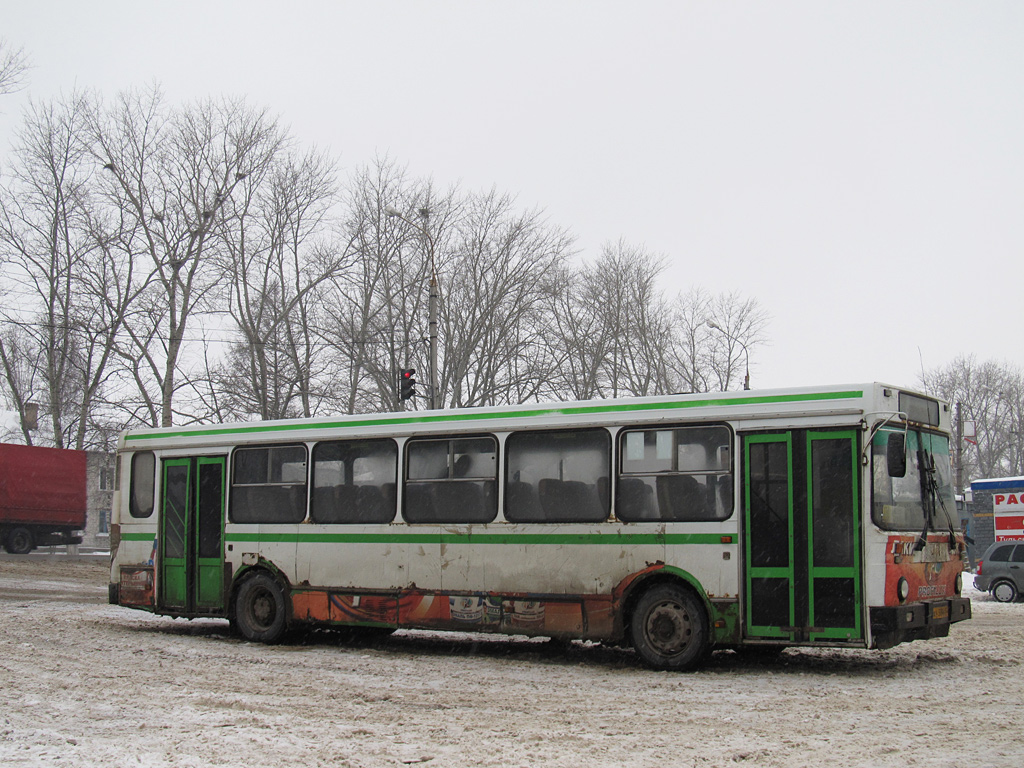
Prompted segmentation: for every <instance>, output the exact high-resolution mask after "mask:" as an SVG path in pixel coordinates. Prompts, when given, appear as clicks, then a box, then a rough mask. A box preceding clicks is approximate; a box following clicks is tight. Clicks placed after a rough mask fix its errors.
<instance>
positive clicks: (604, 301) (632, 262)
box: [553, 240, 674, 398]
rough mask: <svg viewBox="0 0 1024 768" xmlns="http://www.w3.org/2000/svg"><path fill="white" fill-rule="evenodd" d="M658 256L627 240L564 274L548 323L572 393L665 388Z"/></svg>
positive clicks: (666, 311)
mask: <svg viewBox="0 0 1024 768" xmlns="http://www.w3.org/2000/svg"><path fill="white" fill-rule="evenodd" d="M663 271H664V259H662V258H661V257H658V256H655V255H654V254H651V253H649V252H648V251H646V250H645V249H643V248H642V247H637V246H632V245H630V244H628V243H626V242H625V241H622V240H619V241H618V242H616V243H607V244H605V245H604V246H603V248H602V251H601V255H600V257H599V258H598V259H597V260H596V261H595V262H594V263H593V264H584V265H583V266H582V267H580V268H579V269H577V270H576V271H575V272H574V273H572V274H569V275H567V279H566V281H565V285H564V286H563V290H564V295H563V296H561V297H559V298H558V299H557V300H556V306H555V308H554V318H553V322H554V324H555V326H556V328H557V329H558V330H559V332H560V334H561V339H560V340H559V341H558V342H557V343H558V344H559V346H560V348H561V355H560V357H561V363H560V368H561V370H562V372H563V374H564V379H565V382H564V389H565V390H567V392H568V393H571V394H572V396H575V397H583V398H592V397H622V396H627V395H634V396H643V395H653V394H661V393H664V392H667V391H671V389H672V387H673V383H674V382H673V381H672V379H671V376H670V370H669V366H668V359H669V358H668V355H669V354H670V353H671V350H672V348H673V345H674V338H673V327H672V315H671V309H670V307H669V305H668V303H667V302H666V300H665V298H664V292H663V291H662V290H661V289H660V288H659V286H658V279H659V276H660V275H661V273H662V272H663Z"/></svg>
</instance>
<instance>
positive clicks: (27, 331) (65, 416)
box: [0, 94, 123, 449]
mask: <svg viewBox="0 0 1024 768" xmlns="http://www.w3.org/2000/svg"><path fill="white" fill-rule="evenodd" d="M90 109H91V105H90V103H89V100H88V98H86V97H85V96H84V95H82V94H77V95H73V96H71V97H68V98H66V99H62V100H59V101H55V102H52V103H49V104H43V105H33V106H31V107H30V108H29V110H28V112H27V114H26V117H25V121H24V124H23V126H22V128H21V130H20V131H19V133H18V144H17V147H16V149H15V158H16V163H15V164H14V168H13V174H12V179H11V181H10V183H9V184H6V185H4V187H3V189H2V190H0V247H2V248H3V250H4V254H5V256H6V260H7V264H6V269H5V272H6V275H5V276H6V277H7V279H8V281H9V282H11V283H12V284H16V285H17V286H19V289H18V294H19V295H18V299H20V301H15V302H11V303H10V304H8V305H7V308H5V309H4V310H3V311H2V312H0V314H2V315H3V316H4V318H5V320H6V321H7V322H8V323H9V324H20V325H21V327H22V332H21V333H20V334H19V336H20V342H19V343H17V344H15V343H13V341H14V340H13V337H10V336H9V337H8V348H7V349H5V350H3V351H2V354H0V357H2V361H3V364H4V365H5V367H7V368H8V370H7V376H6V378H7V382H8V387H9V388H10V393H11V397H12V399H13V400H14V401H15V402H16V403H18V402H24V401H26V399H27V397H28V395H27V393H24V392H16V391H14V388H15V386H16V385H15V382H16V380H18V377H16V376H14V375H13V372H12V370H11V369H12V368H13V367H16V366H18V365H21V364H24V363H25V361H26V360H28V359H33V360H35V361H36V362H35V364H36V365H38V366H39V370H38V375H37V376H33V377H30V379H29V380H31V381H32V382H34V384H35V385H36V386H38V387H39V388H40V389H39V391H37V392H35V393H34V394H32V398H33V399H35V400H36V401H37V402H39V404H40V405H41V407H42V413H43V415H44V416H45V422H46V427H47V429H46V434H47V439H48V440H50V441H51V442H52V443H53V444H54V445H56V446H57V447H61V448H72V447H73V448H79V449H81V448H84V447H87V446H89V445H92V444H94V443H93V441H94V439H99V440H100V442H101V443H102V442H105V441H106V437H105V436H104V437H97V435H96V434H95V433H94V431H93V430H92V427H93V426H95V425H96V424H97V423H98V422H97V419H98V418H100V416H99V405H100V400H99V398H100V397H101V395H102V393H103V388H104V386H105V384H106V381H107V377H108V376H109V373H110V366H109V363H110V359H111V355H112V354H113V349H114V341H115V339H116V336H117V333H118V332H119V330H120V328H121V322H122V320H123V314H122V313H121V312H120V310H119V308H118V307H117V306H116V304H117V294H118V291H119V288H118V286H117V282H118V281H117V278H118V277H119V276H120V274H119V272H118V270H117V269H116V268H115V266H114V265H113V264H111V263H110V262H109V259H108V255H109V254H108V253H107V251H106V250H105V247H104V242H103V237H102V234H101V228H100V215H99V213H98V208H97V204H96V200H95V198H94V196H93V195H92V194H91V191H90V186H91V182H92V167H93V166H92V163H90V162H89V154H88V148H87V146H86V145H85V144H84V143H83V142H82V140H81V136H82V135H83V133H84V128H85V125H86V122H87V115H88V113H89V110H90ZM111 309H113V311H112V312H111V311H109V310H111ZM25 311H27V312H31V313H32V314H31V316H30V318H31V319H30V320H29V322H26V318H27V317H29V316H27V315H26V314H24V312H25ZM29 349H34V350H35V352H30V351H29Z"/></svg>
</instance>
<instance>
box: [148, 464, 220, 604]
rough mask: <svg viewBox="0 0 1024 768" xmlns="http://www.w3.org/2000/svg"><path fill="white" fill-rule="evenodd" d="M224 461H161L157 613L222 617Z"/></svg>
mask: <svg viewBox="0 0 1024 768" xmlns="http://www.w3.org/2000/svg"><path fill="white" fill-rule="evenodd" d="M226 464H227V457H225V456H201V457H200V456H196V457H186V458H176V459H165V460H164V462H163V484H162V487H163V493H162V498H161V504H160V551H159V587H158V590H157V595H158V597H157V602H158V606H159V608H161V609H163V610H165V611H167V612H168V613H179V612H180V614H181V615H192V614H205V615H211V614H212V615H217V614H223V613H224V610H225V606H224V546H223V542H224V491H225V476H226Z"/></svg>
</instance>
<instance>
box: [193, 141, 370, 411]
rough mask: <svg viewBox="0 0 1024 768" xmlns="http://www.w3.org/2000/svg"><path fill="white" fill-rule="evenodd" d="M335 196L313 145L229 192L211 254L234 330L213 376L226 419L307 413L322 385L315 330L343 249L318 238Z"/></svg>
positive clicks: (324, 161) (327, 164) (325, 393)
mask: <svg viewBox="0 0 1024 768" xmlns="http://www.w3.org/2000/svg"><path fill="white" fill-rule="evenodd" d="M250 178H251V177H250ZM335 196H336V181H335V168H334V164H333V162H331V161H330V160H329V159H328V158H327V156H326V155H324V154H323V153H320V152H317V151H315V150H314V151H311V152H308V153H306V154H305V155H303V156H297V155H292V154H288V155H283V154H282V155H281V156H280V157H279V158H278V159H277V160H276V161H275V162H274V164H273V165H272V166H271V167H270V168H269V169H268V173H267V176H266V178H265V179H263V180H261V181H260V183H258V184H255V183H253V184H247V185H246V187H245V190H244V193H236V194H235V195H234V197H233V198H232V201H231V203H230V206H231V210H232V213H233V215H231V216H230V217H228V225H227V226H226V227H225V230H224V247H223V256H222V258H221V261H222V269H223V270H224V274H225V280H224V285H225V286H226V289H227V296H226V300H227V306H228V312H229V313H230V315H231V317H232V320H233V323H234V325H235V327H236V328H237V329H238V332H239V334H240V335H241V337H242V338H241V341H240V342H238V343H237V344H235V345H233V346H232V348H231V350H230V352H229V354H228V358H227V360H225V361H224V362H223V364H221V365H220V366H219V369H218V373H217V374H216V375H215V377H214V379H213V384H214V385H215V386H217V387H218V388H219V389H220V390H221V392H222V395H223V399H222V405H225V406H228V407H229V410H230V412H231V414H232V415H233V416H234V417H236V418H249V417H251V416H252V415H255V416H258V417H260V418H263V419H271V418H286V417H289V416H307V417H308V416H311V415H313V414H314V413H315V412H316V411H317V410H318V409H319V407H320V405H321V403H323V402H324V401H326V400H327V399H328V398H329V396H330V394H331V393H330V391H329V390H331V389H332V381H331V378H332V377H330V376H328V375H327V370H326V365H327V362H328V360H327V357H326V355H325V354H323V352H324V343H323V341H322V337H321V336H320V335H319V333H318V332H317V330H318V328H319V327H320V326H322V325H323V319H322V315H323V309H322V305H323V304H324V296H325V294H326V289H327V286H328V285H329V281H331V280H332V279H334V278H335V277H337V276H338V275H340V274H342V273H343V272H344V270H345V268H346V266H347V265H348V263H349V261H350V258H351V257H350V254H349V249H348V248H347V247H346V246H343V245H339V244H338V243H335V242H331V241H330V240H329V239H328V236H329V232H330V230H329V226H328V225H329V220H328V214H329V212H330V209H331V206H332V203H333V202H334V200H335Z"/></svg>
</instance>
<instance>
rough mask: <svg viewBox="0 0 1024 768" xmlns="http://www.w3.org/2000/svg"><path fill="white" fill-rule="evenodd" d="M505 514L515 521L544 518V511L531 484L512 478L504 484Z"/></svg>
mask: <svg viewBox="0 0 1024 768" xmlns="http://www.w3.org/2000/svg"><path fill="white" fill-rule="evenodd" d="M505 516H506V517H507V518H509V519H511V520H512V521H513V522H517V523H519V522H537V521H540V520H543V519H544V511H543V510H542V509H541V506H540V499H539V498H538V497H537V491H536V490H535V489H534V487H533V485H531V484H530V483H526V482H523V481H522V480H514V481H511V482H509V483H508V484H507V485H506V486H505Z"/></svg>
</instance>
